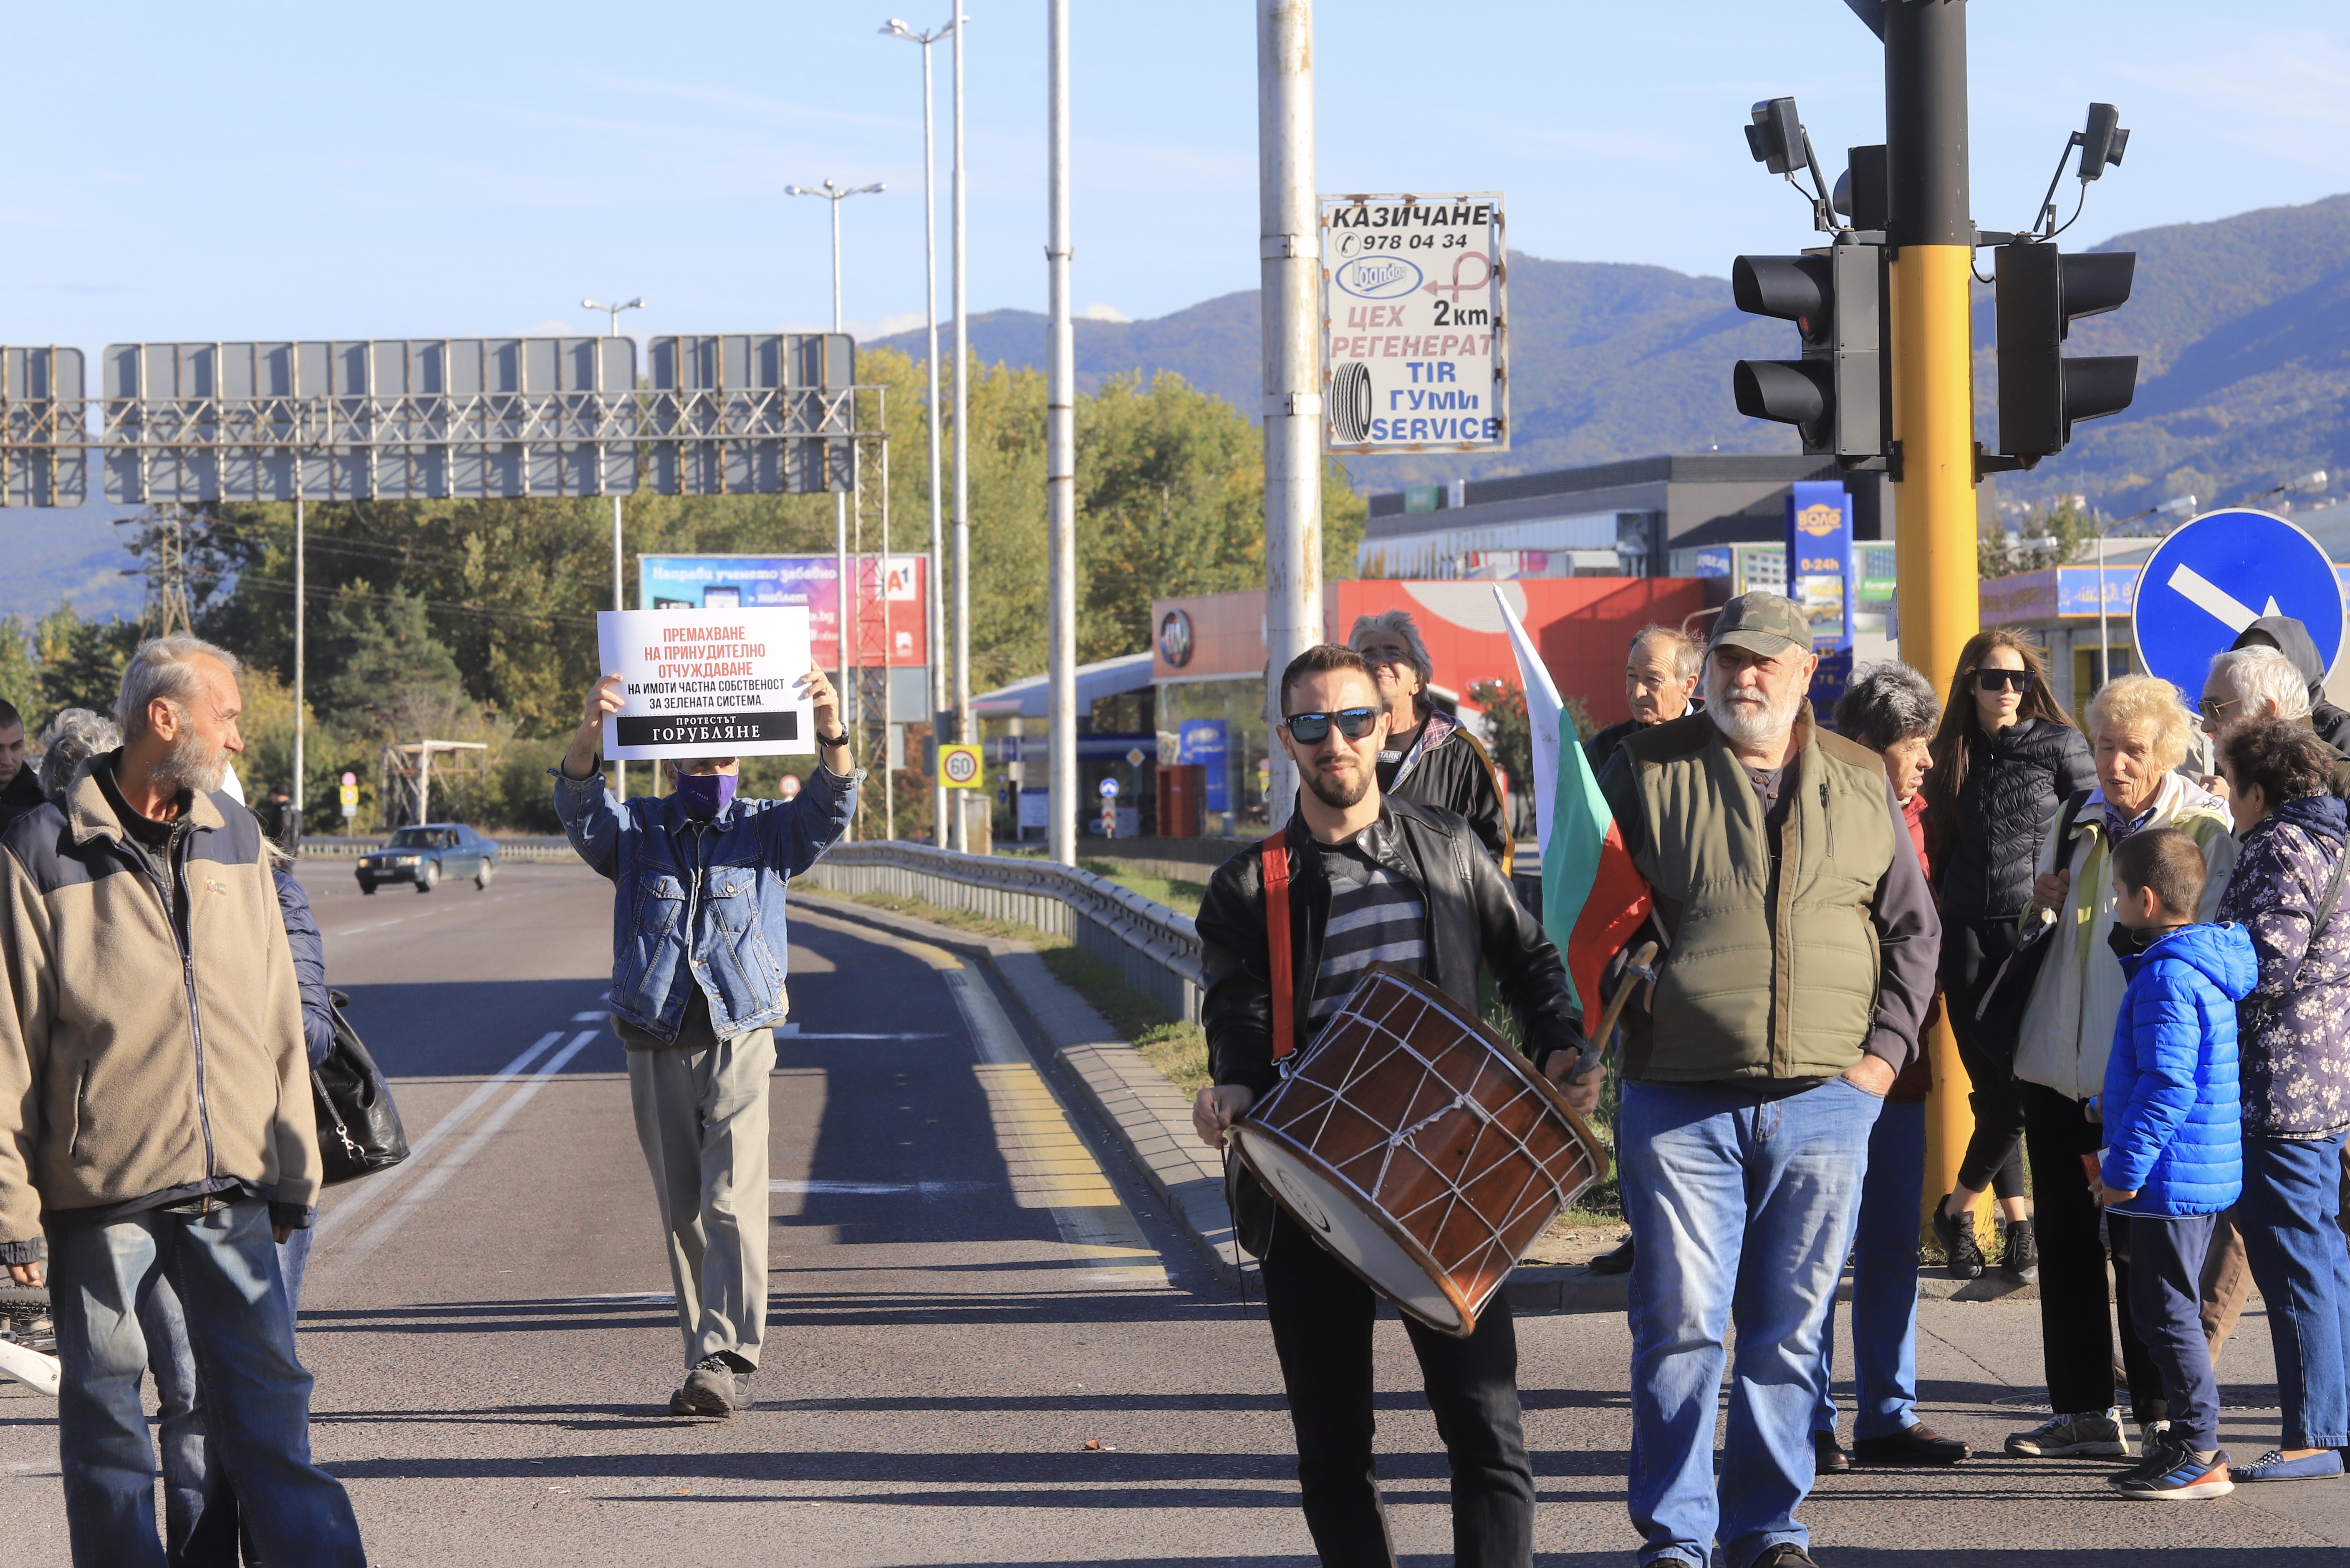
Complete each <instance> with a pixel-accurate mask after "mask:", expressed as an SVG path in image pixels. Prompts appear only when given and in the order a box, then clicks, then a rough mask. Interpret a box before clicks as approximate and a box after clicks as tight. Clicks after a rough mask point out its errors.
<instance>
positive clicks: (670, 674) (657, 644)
mask: <svg viewBox="0 0 2350 1568" xmlns="http://www.w3.org/2000/svg"><path fill="white" fill-rule="evenodd" d="M596 643H597V647H598V650H599V651H600V653H601V655H602V659H603V663H602V668H603V670H605V672H606V673H608V674H618V675H619V677H620V679H621V680H622V682H623V685H622V687H621V691H622V692H623V694H624V696H625V699H626V700H625V701H624V703H623V704H622V706H621V709H620V711H619V712H618V713H614V714H608V715H607V716H606V717H605V720H604V755H605V756H607V757H608V758H610V759H612V760H614V761H616V762H638V761H641V760H647V759H661V758H685V757H775V756H793V755H805V754H806V753H812V752H814V751H815V750H816V720H815V716H814V712H813V706H812V704H810V703H807V702H804V701H800V700H799V699H798V696H797V686H798V682H799V680H800V678H801V677H802V676H804V675H806V673H807V672H808V670H810V669H811V668H812V665H811V663H810V660H809V655H808V612H807V610H806V608H805V607H791V608H783V609H657V610H599V611H598V612H597V615H596Z"/></svg>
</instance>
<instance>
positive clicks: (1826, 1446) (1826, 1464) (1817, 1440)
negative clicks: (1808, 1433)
mask: <svg viewBox="0 0 2350 1568" xmlns="http://www.w3.org/2000/svg"><path fill="white" fill-rule="evenodd" d="M1812 1455H1813V1460H1814V1462H1813V1465H1812V1469H1813V1473H1814V1474H1816V1475H1824V1476H1840V1475H1843V1474H1845V1473H1846V1471H1847V1470H1850V1469H1852V1456H1851V1455H1850V1454H1847V1453H1846V1452H1845V1451H1844V1449H1842V1448H1840V1447H1838V1446H1837V1443H1836V1435H1835V1433H1834V1432H1814V1433H1813V1434H1812Z"/></svg>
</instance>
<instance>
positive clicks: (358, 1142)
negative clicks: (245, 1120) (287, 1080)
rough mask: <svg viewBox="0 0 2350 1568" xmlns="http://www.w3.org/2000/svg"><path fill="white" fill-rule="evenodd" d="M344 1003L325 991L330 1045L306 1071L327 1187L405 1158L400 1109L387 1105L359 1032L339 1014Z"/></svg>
mask: <svg viewBox="0 0 2350 1568" xmlns="http://www.w3.org/2000/svg"><path fill="white" fill-rule="evenodd" d="M350 1000H351V999H350V996H349V995H348V993H347V992H339V991H330V992H328V993H327V1006H328V1011H329V1012H332V1013H333V1014H334V1019H335V1044H334V1048H333V1049H332V1050H330V1051H328V1053H327V1059H326V1060H325V1061H323V1062H321V1063H319V1064H317V1066H315V1067H313V1068H311V1069H310V1097H311V1099H312V1100H313V1101H314V1102H315V1104H316V1105H317V1113H318V1158H319V1162H320V1163H321V1164H322V1165H323V1166H324V1167H325V1176H324V1178H323V1181H322V1185H324V1186H328V1187H333V1186H335V1185H336V1184H337V1183H338V1182H344V1181H356V1180H358V1179H359V1178H360V1177H362V1176H371V1175H373V1174H374V1173H375V1172H377V1171H379V1170H385V1169H389V1168H390V1167H392V1166H395V1165H398V1164H399V1163H400V1161H401V1160H403V1159H406V1158H408V1134H407V1131H406V1130H405V1129H404V1128H402V1127H400V1107H398V1106H395V1105H393V1104H392V1103H391V1085H389V1084H387V1083H385V1082H384V1081H383V1074H382V1073H380V1071H378V1070H377V1068H376V1064H375V1058H374V1057H373V1056H370V1055H369V1054H368V1048H367V1046H366V1045H365V1044H361V1042H360V1040H359V1031H357V1030H355V1029H353V1028H352V1027H351V1021H350V1020H349V1019H348V1018H346V1017H344V1016H343V1009H344V1008H345V1007H346V1006H348V1005H349V1002H350Z"/></svg>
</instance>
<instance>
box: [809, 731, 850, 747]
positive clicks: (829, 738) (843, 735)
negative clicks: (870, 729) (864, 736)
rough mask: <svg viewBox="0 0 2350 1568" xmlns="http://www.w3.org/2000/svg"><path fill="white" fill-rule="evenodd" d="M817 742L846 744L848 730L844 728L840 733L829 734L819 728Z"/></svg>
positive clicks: (819, 743)
mask: <svg viewBox="0 0 2350 1568" xmlns="http://www.w3.org/2000/svg"><path fill="white" fill-rule="evenodd" d="M816 744H817V745H819V746H845V745H847V744H848V732H847V731H846V730H843V731H841V732H839V733H838V734H836V735H827V734H826V733H825V732H823V731H822V730H818V731H817V732H816Z"/></svg>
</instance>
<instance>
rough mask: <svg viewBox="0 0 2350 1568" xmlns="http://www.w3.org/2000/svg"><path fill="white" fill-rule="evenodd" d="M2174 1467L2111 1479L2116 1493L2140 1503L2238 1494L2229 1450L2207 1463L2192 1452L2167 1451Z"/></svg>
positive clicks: (2129, 1472)
mask: <svg viewBox="0 0 2350 1568" xmlns="http://www.w3.org/2000/svg"><path fill="white" fill-rule="evenodd" d="M2163 1457H2164V1458H2166V1459H2169V1460H2171V1461H2172V1462H2171V1464H2170V1465H2168V1467H2167V1468H2165V1469H2154V1468H2153V1467H2151V1466H2140V1467H2139V1468H2138V1469H2132V1470H2125V1471H2123V1472H2122V1473H2121V1474H2120V1475H2117V1476H2115V1477H2114V1478H2112V1480H2111V1481H2110V1482H2109V1483H2108V1484H2110V1485H2111V1486H2112V1487H2113V1489H2114V1490H2116V1491H2117V1492H2119V1493H2121V1494H2122V1495H2123V1496H2124V1497H2127V1498H2136V1499H2138V1500H2139V1501H2159V1502H2188V1501H2193V1500H2195V1499H2198V1498H2206V1497H2225V1496H2227V1495H2228V1494H2229V1493H2230V1492H2231V1491H2233V1490H2236V1483H2235V1482H2234V1481H2231V1480H2229V1479H2228V1450H2227V1449H2213V1450H2212V1452H2211V1457H2210V1459H2198V1458H2197V1457H2196V1456H2195V1453H2194V1451H2193V1450H2192V1449H2165V1450H2164V1454H2163Z"/></svg>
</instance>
